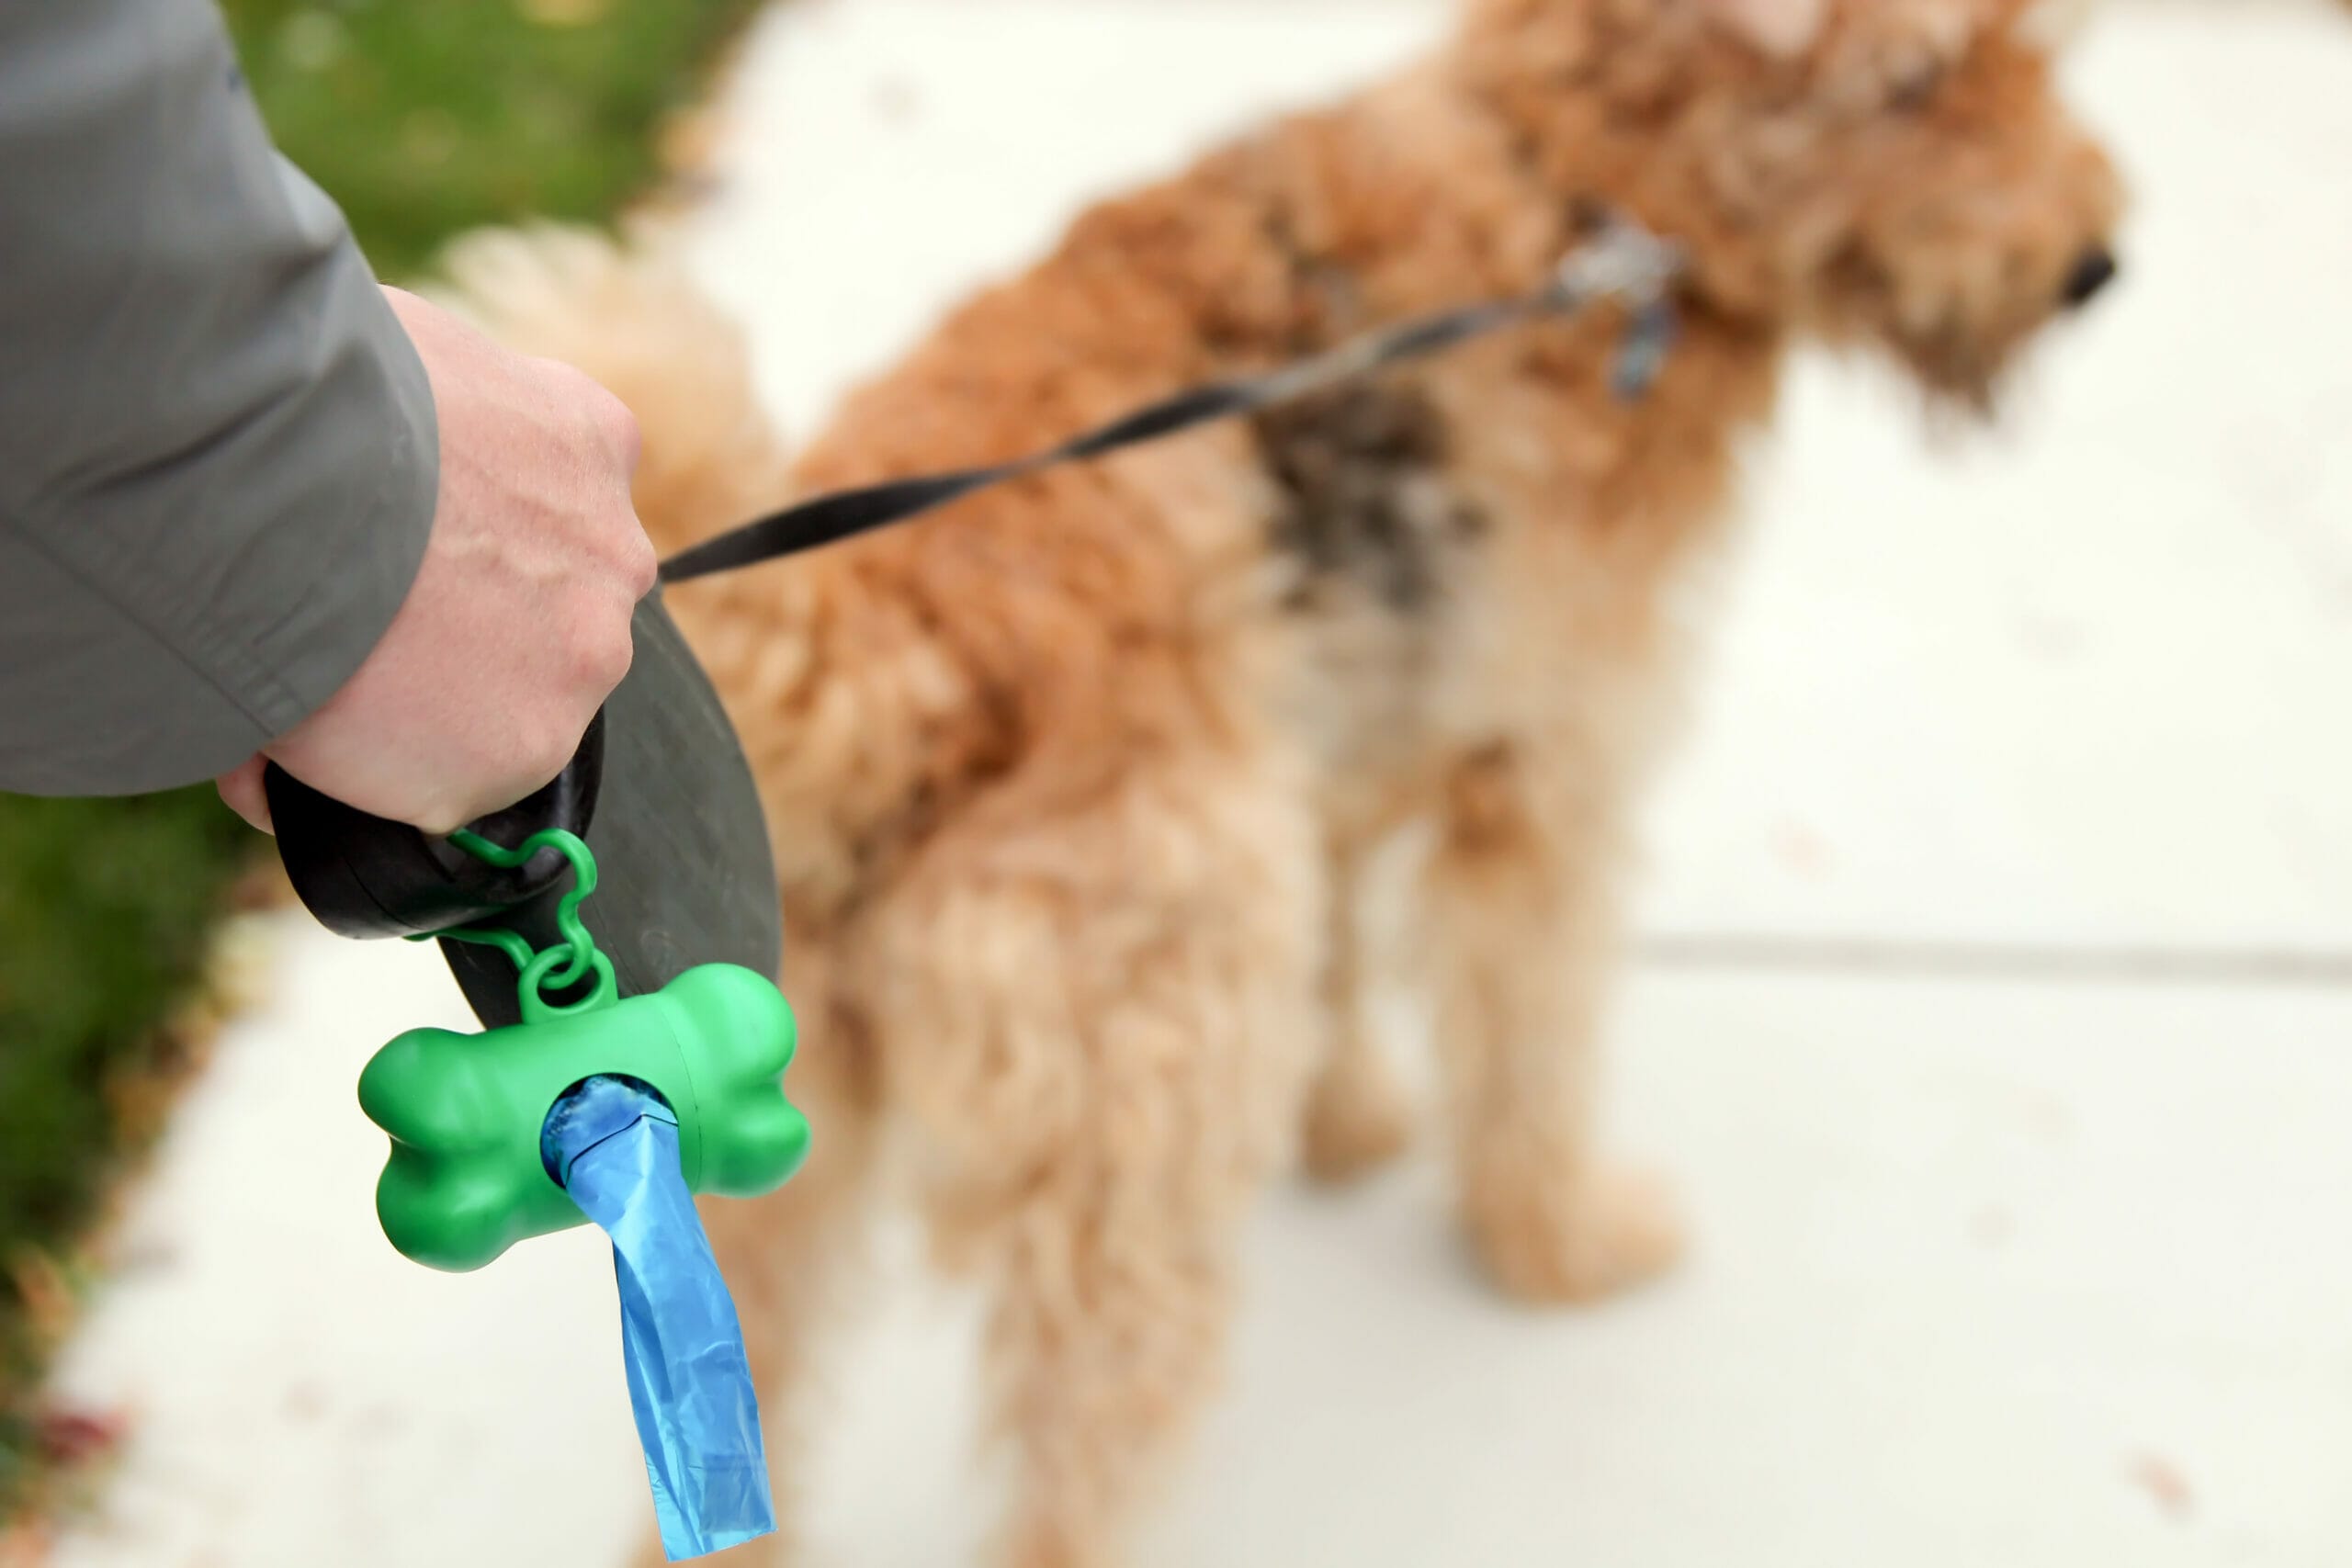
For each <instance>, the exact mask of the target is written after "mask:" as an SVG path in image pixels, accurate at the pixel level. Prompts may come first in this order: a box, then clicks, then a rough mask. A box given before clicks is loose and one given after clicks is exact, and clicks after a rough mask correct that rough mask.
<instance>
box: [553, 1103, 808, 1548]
mask: <svg viewBox="0 0 2352 1568" xmlns="http://www.w3.org/2000/svg"><path fill="white" fill-rule="evenodd" d="M539 1152H540V1156H541V1157H542V1159H544V1160H545V1162H546V1164H547V1168H548V1175H550V1176H552V1177H554V1178H555V1179H556V1180H557V1181H558V1182H559V1183H560V1184H561V1186H562V1187H563V1189H564V1190H565V1191H567V1192H569V1193H571V1196H572V1199H573V1201H576V1202H577V1203H579V1205H580V1207H581V1208H582V1210H584V1211H585V1212H586V1213H587V1215H588V1217H589V1218H590V1219H592V1220H594V1221H595V1222H596V1224H598V1225H600V1226H602V1227H603V1228H604V1231H605V1235H608V1236H610V1237H611V1238H612V1242H613V1272H614V1274H615V1276H616V1279H617V1280H618V1281H619V1285H620V1298H621V1353H622V1358H623V1359H624V1361H625V1362H626V1363H627V1367H628V1398H629V1404H630V1406H631V1407H632V1409H634V1411H635V1412H636V1416H637V1435H638V1438H639V1441H640V1442H641V1443H643V1444H644V1446H645V1470H646V1474H647V1477H648V1478H649V1479H650V1481H651V1483H652V1485H653V1507H654V1512H655V1513H656V1515H657V1516H659V1517H660V1519H661V1523H662V1550H663V1551H665V1552H666V1553H667V1554H668V1555H669V1558H670V1560H671V1561H672V1562H680V1561H683V1560H684V1559H686V1558H689V1557H701V1556H704V1555H706V1554H707V1553H709V1552H713V1551H724V1550H726V1549H727V1548H728V1547H730V1546H740V1545H741V1544H742V1543H743V1542H744V1541H747V1540H756V1539H757V1538H759V1537H761V1536H763V1535H768V1534H771V1533H773V1532H774V1531H775V1502H774V1500H773V1499H772V1498H771V1496H770V1495H769V1492H768V1464H767V1452H766V1448H765V1445H764V1444H763V1442H762V1440H761V1438H760V1407H759V1399H758V1396H757V1394H756V1393H755V1391H754V1390H753V1388H752V1370H751V1366H750V1363H749V1362H748V1361H747V1360H746V1359H745V1358H744V1354H743V1328H742V1325H741V1322H740V1321H739V1320H738V1319H737V1317H736V1315H735V1303H734V1299H733V1298H732V1297H731V1296H729V1294H728V1292H727V1281H726V1280H724V1279H723V1278H722V1277H721V1276H720V1274H719V1272H718V1259H717V1258H714V1257H713V1256H712V1255H711V1250H710V1238H709V1237H708V1236H707V1235H704V1234H703V1228H702V1219H701V1216H699V1215H698V1214H696V1213H695V1201H694V1194H693V1193H692V1192H690V1191H688V1190H687V1188H686V1179H685V1172H684V1168H683V1167H682V1165H681V1163H680V1161H679V1157H678V1122H677V1117H676V1115H675V1114H674V1113H673V1111H671V1109H670V1107H669V1105H668V1104H667V1103H666V1102H665V1101H664V1100H662V1097H661V1096H660V1095H659V1094H658V1093H656V1092H655V1091H654V1090H653V1089H651V1088H650V1086H648V1085H646V1084H642V1083H639V1082H638V1081H637V1080H636V1079H634V1078H626V1077H613V1076H600V1077H592V1078H589V1079H587V1080H585V1081H584V1082H582V1083H581V1084H580V1085H579V1086H578V1087H576V1088H574V1089H571V1091H570V1092H569V1093H567V1094H566V1095H565V1096H564V1097H563V1098H562V1099H561V1100H558V1101H557V1102H556V1104H555V1108H554V1109H553V1110H551V1111H548V1119H547V1122H546V1123H545V1125H544V1126H543V1127H542V1128H541V1130H540V1134H539Z"/></svg>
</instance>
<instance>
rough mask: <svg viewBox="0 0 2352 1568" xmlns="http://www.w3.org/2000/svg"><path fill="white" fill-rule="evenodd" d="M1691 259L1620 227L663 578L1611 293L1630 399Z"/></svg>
mask: <svg viewBox="0 0 2352 1568" xmlns="http://www.w3.org/2000/svg"><path fill="white" fill-rule="evenodd" d="M1682 265H1683V264H1682V254H1681V252H1680V250H1679V248H1678V247H1676V246H1674V245H1672V244H1670V243H1667V242H1664V241H1661V240H1659V239H1657V238H1656V237H1655V236H1653V235H1651V234H1649V233H1647V232H1645V231H1643V230H1640V229H1637V228H1634V227H1633V226H1631V225H1630V224H1626V223H1623V222H1620V223H1615V224H1612V225H1611V226H1610V227H1608V228H1606V229H1604V230H1602V231H1600V232H1599V233H1598V234H1596V235H1595V236H1594V237H1593V238H1591V239H1590V240H1589V241H1587V242H1585V243H1582V244H1580V245H1578V246H1577V248H1576V249H1575V250H1573V251H1571V252H1570V253H1569V254H1568V255H1567V257H1566V259H1565V260H1563V261H1562V262H1561V263H1560V265H1559V266H1558V267H1557V268H1555V270H1554V272H1553V274H1552V277H1551V280H1550V281H1549V282H1548V283H1546V284H1545V285H1544V288H1542V289H1541V290H1539V291H1537V292H1536V293H1534V294H1532V295H1529V296H1527V297H1526V298H1524V299H1505V300H1496V301H1491V302H1488V303H1486V304H1481V305H1471V306H1466V307H1464V308H1463V309H1460V310H1445V311H1441V312H1439V313H1437V314H1435V315H1430V316H1424V317H1420V318H1419V319H1417V320H1414V321H1406V322H1403V323H1401V324H1399V325H1397V326H1393V327H1388V328H1385V329H1382V330H1380V331H1376V332H1372V333H1366V334H1364V335H1363V336H1362V337H1359V338H1353V339H1351V340H1350V341H1348V342H1346V343H1343V344H1340V345H1339V346H1338V347H1336V348H1332V349H1329V350H1327V351H1325V352H1324V353H1321V354H1318V355H1312V356H1311V357H1309V358H1306V359H1302V360H1299V361H1297V362H1296V363H1295V364H1291V365H1287V366H1284V367H1282V368H1280V369H1277V370H1272V371H1269V372H1267V373H1265V374H1264V375H1261V376H1250V377H1241V378H1234V379H1231V380H1223V381H1212V382H1210V383H1208V384H1207V385H1205V386H1201V387H1195V388H1193V389H1190V390H1188V391H1183V392H1179V393H1177V394H1175V395H1174V396H1172V397H1169V398H1165V399H1162V400H1159V401H1158V402H1154V403H1149V404H1147V405H1146V406H1144V407H1142V408H1139V409H1136V410H1135V411H1134V412H1131V413H1128V414H1125V415H1123V416H1122V417H1120V418H1118V419H1114V420H1113V421H1111V422H1110V423H1108V424H1103V425H1100V426H1097V427H1096V428H1095V429H1093V430H1091V431H1088V432H1087V433H1086V434H1083V435H1080V436H1077V437H1075V438H1073V439H1071V440H1069V441H1066V442H1064V443H1062V444H1061V445H1060V446H1055V447H1051V448H1049V449H1047V450H1046V451H1043V452H1037V453H1033V454H1031V455H1030V456H1028V457H1019V458H1015V459H1014V460H1013V461H1012V462H1009V463H1000V464H998V465H996V466H995V467H993V468H962V469H957V470H955V471H953V472H949V473H943V474H933V475H929V476H926V477H923V478H919V479H890V480H887V481H885V482H883V483H881V484H875V485H865V486H861V487H859V488H857V489H855V490H843V491H832V492H831V493H829V494H825V495H820V496H814V497H811V498H810V499H809V500H807V501H803V502H797V503H795V504H794V505H791V506H787V507H786V508H785V509H784V510H783V511H781V512H776V513H770V514H769V515H767V516H765V517H761V518H756V519H754V520H753V521H752V522H749V523H746V524H744V525H742V526H741V527H739V528H732V529H729V531H728V532H726V533H724V534H720V535H717V536H714V537H711V538H709V539H706V540H704V541H703V542H702V543H701V544H698V545H695V546H691V547H688V548H686V549H684V550H681V551H679V552H678V553H677V554H676V555H674V556H672V557H671V558H669V559H668V560H666V561H663V562H662V581H663V582H665V583H669V582H684V581H689V580H691V579H693V578H697V577H708V576H710V575H711V574H712V573H714V572H720V571H732V570H736V569H737V568H739V567H746V566H752V565H754V564H756V563H758V562H760V561H764V560H774V559H775V558H777V557H779V556H788V555H797V554H798V553H799V552H801V551H803V550H813V549H818V548H820V547H824V546H826V545H831V544H838V543H839V542H840V541H842V540H843V539H847V538H853V537H854V536H857V535H859V534H864V533H868V532H870V531H872V530H874V529H876V528H881V527H886V526H888V525H890V524H893V523H901V522H904V521H906V520H907V519H908V518H910V517H915V516H919V515H921V514H922V513H926V512H930V511H933V510H934V509H936V508H938V507H941V506H944V505H946V504H947V503H948V502H951V501H956V500H960V499H961V498H963V497H964V496H967V495H969V494H971V493H972V492H973V491H980V490H987V489H989V488H990V487H992V486H995V485H1001V484H1004V483H1006V482H1008V481H1010V480H1012V479H1023V478H1025V477H1027V476H1029V475H1031V474H1037V473H1042V472H1044V471H1046V469H1048V468H1059V467H1060V466H1062V465H1063V464H1065V463H1077V462H1083V461H1085V460H1086V459H1088V458H1091V457H1103V455H1105V454H1107V453H1111V452H1115V451H1118V450H1120V449H1121V448H1123V447H1128V446H1140V445H1142V444H1144V443H1146V442H1150V441H1158V440H1160V439H1163V438H1164V437H1167V436H1170V435H1173V434H1177V433H1178V432H1180V431H1185V430H1191V429H1193V428H1195V427H1197V426H1199V425H1204V424H1209V423H1215V422H1216V421H1219V420H1225V419H1232V418H1235V417H1237V416H1238V415H1242V414H1250V413H1256V412H1261V411H1262V410H1265V409H1269V408H1273V407H1276V406H1279V405H1281V404H1283V403H1288V402H1293V401H1295V400H1298V399H1300V398H1304V397H1306V396H1309V395H1311V394H1313V393H1316V392H1319V391H1324V390H1326V389H1329V388H1331V387H1333V386H1336V385H1338V384H1340V383H1341V382H1343V381H1350V380H1353V379H1355V378H1358V377H1361V376H1368V375H1371V374H1372V373H1374V371H1377V370H1381V369H1384V368H1385V367H1389V366H1392V365H1397V364H1401V363H1403V362H1405V361H1407V360H1412V359H1419V358H1422V357H1424V356H1426V355H1433V354H1437V353H1441V352H1442V351H1443V350H1445V349H1449V348H1452V347H1454V346H1455V345H1457V344H1463V343H1466V342H1469V341H1470V340H1471V339H1473V338H1479V337H1484V336H1486V335H1487V334H1488V333H1496V332H1499V331H1501V330H1502V329H1503V328H1505V327H1510V326H1514V325H1517V324H1519V323H1520V322H1522V321H1534V320H1539V319H1542V318H1544V317H1547V316H1564V315H1572V314H1574V313H1576V312H1577V311H1579V310H1584V309H1586V308H1588V307H1589V306H1591V305H1593V304H1595V303H1596V302H1598V301H1600V300H1602V299H1621V300H1623V301H1624V302H1625V303H1626V304H1627V305H1628V306H1629V307H1630V308H1631V309H1632V311H1633V317H1632V321H1631V322H1630V323H1629V325H1628V326H1627V328H1626V333H1625V340H1624V343H1623V346H1622V348H1621V349H1620V351H1619V354H1618V357H1617V364H1616V367H1615V371H1614V374H1613V378H1612V379H1613V384H1614V386H1615V389H1616V390H1617V393H1618V395H1619V396H1621V397H1627V398H1634V397H1639V396H1641V395H1642V394H1643V393H1645V392H1646V391H1647V390H1648V389H1649V387H1650V384H1651V383H1652V382H1653V381H1654V380H1655V379H1656V378H1657V372H1658V369H1659V367H1660V366H1661V365H1662V364H1663V362H1664V360H1665V356H1666V351H1667V350H1668V347H1670V346H1671V344H1672V343H1673V339H1674V331H1675V318H1674V307H1673V303H1672V299H1671V296H1670V289H1671V288H1672V286H1673V283H1674V280H1675V279H1676V278H1677V277H1678V276H1679V275H1680V273H1681V271H1682Z"/></svg>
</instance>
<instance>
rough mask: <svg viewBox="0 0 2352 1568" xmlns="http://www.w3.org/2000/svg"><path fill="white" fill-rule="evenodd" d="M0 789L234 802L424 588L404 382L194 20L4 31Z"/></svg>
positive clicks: (84, 4) (147, 17) (321, 230)
mask: <svg viewBox="0 0 2352 1568" xmlns="http://www.w3.org/2000/svg"><path fill="white" fill-rule="evenodd" d="M0 215H5V218H4V220H0V789H9V790H16V791H23V792H29V793H40V794H119V793H130V792H135V791H141V790H147V789H154V788H161V787H164V786H168V785H173V784H185V783H189V782H193V781H196V780H198V779H203V778H208V777H210V776H212V775H213V774H215V773H220V772H223V771H226V770H227V769H229V768H230V767H232V766H233V765H235V764H236V763H238V762H240V761H243V759H245V758H246V757H248V756H250V755H252V754H253V753H254V751H256V750H259V749H260V748H261V747H262V746H263V745H265V744H266V743H267V742H268V741H270V740H271V739H275V738H276V737H277V736H279V735H281V734H283V733H285V732H286V731H287V730H288V729H290V728H293V727H294V726H295V725H296V724H298V723H299V722H300V720H302V719H303V718H305V717H306V716H309V715H310V714H311V713H312V712H313V711H314V710H316V709H317V708H318V707H319V706H320V705H322V704H323V703H324V702H325V701H326V700H327V699H328V698H329V697H330V696H332V695H333V694H334V693H335V692H336V690H337V689H338V688H340V687H341V686H342V685H343V683H344V682H345V680H346V679H347V678H348V677H349V676H350V675H351V673H352V672H353V671H355V670H356V669H357V668H358V667H359V665H360V664H361V662H362V661H363V660H366V658H367V657H368V653H369V651H370V650H371V649H373V648H374V647H375V645H376V642H377V640H378V638H379V637H381V635H382V634H383V631H384V629H385V628H386V627H387V626H389V625H390V622H391V620H392V617H393V615H394V614H395V613H396V612H397V611H398V609H399V608H400V605H401V601H402V599H403V597H404V596H405V595H406V593H407V592H408V588H409V586H410V584H411V582H412V581H413V579H414V577H415V574H416V570H417V567H418V563H419V562H420V560H421V559H422V558H423V555H424V545H425V540H426V536H427V534H428V532H429V530H430V528H431V525H432V517H433V510H434V502H435V479H436V476H435V467H436V446H435V428H434V416H433V404H432V399H431V395H430V393H429V391H428V389H427V387H426V383H425V378H424V367H423V366H422V365H421V364H420V363H419V361H418V359H417V356H416V354H415V351H414V349H413V347H412V346H411V344H410V343H409V341H408V339H407V337H406V335H405V334H404V333H402V332H401V327H400V324H399V322H398V321H397V320H396V319H395V318H394V316H393V315H392V313H391V311H390V309H389V308H388V307H387V305H386V304H385V302H384V300H383V298H382V296H381V294H380V292H379V290H378V289H377V288H376V286H375V282H374V279H373V278H372V276H370V275H369V273H368V267H367V264H366V262H365V260H364V259H363V258H362V257H361V256H360V254H359V253H358V251H357V250H356V247H355V246H354V245H353V244H352V243H351V241H350V238H349V235H348V233H347V232H346V231H345V227H344V224H343V222H342V220H341V218H340V216H339V215H338V214H337V213H336V212H335V210H334V207H333V206H332V204H331V203H329V202H328V201H327V200H326V198H325V197H323V196H322V195H321V194H320V193H319V192H318V191H317V190H316V189H315V188H313V187H311V186H310V185H309V184H308V183H307V182H306V181H304V180H303V179H302V178H301V176H300V175H298V174H296V173H294V172H293V171H292V170H291V169H288V168H287V167H286V166H285V165H284V164H283V163H282V162H281V161H280V160H278V159H277V157H276V155H275V153H274V152H272V150H271V148H270V144H269V141H268V138H267V136H266V132H265V131H264V130H263V128H262V126H261V122H260V120H259V118H258V116H257V115H256V114H255V112H254V107H253V105H252V103H251V101H250V99H249V98H248V96H247V95H246V93H245V91H244V88H243V83H242V80H241V79H240V78H239V77H238V75H237V73H236V70H235V65H234V62H233V58H232V53H231V51H230V49H229V46H228V43H227V41H226V39H225V37H224V35H223V33H222V30H221V27H220V19H219V17H218V15H217V13H216V12H215V11H214V10H213V8H212V6H211V5H210V4H209V0H55V3H52V0H28V3H23V4H0Z"/></svg>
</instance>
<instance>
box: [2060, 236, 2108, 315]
mask: <svg viewBox="0 0 2352 1568" xmlns="http://www.w3.org/2000/svg"><path fill="white" fill-rule="evenodd" d="M2116 271H2117V267H2116V264H2115V253H2113V252H2112V251H2110V250H2109V249H2108V248H2107V247H2106V246H2105V245H2093V246H2092V247H2091V248H2090V249H2089V250H2086V251H2085V252H2084V253H2083V254H2081V255H2080V256H2077V257H2076V258H2075V270H2074V271H2072V272H2070V273H2068V274H2067V275H2066V287H2065V289H2064V299H2065V301H2066V303H2067V304H2068V305H2070V306H2076V307H2080V306H2083V305H2087V304H2089V303H2090V302H2091V300H2092V299H2094V298H2096V297H2097V296H2098V291H2099V290H2100V289H2102V288H2106V287H2107V286H2108V285H2109V284H2110V283H2112V282H2114V281H2115V274H2116Z"/></svg>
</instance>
